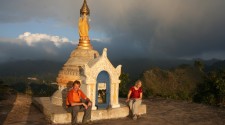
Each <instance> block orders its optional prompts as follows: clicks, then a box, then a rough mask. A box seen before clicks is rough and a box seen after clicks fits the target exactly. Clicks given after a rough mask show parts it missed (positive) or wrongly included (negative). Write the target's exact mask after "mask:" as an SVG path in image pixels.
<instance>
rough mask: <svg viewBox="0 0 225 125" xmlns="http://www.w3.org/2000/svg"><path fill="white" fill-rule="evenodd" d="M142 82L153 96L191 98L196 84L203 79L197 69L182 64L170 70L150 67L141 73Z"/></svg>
mask: <svg viewBox="0 0 225 125" xmlns="http://www.w3.org/2000/svg"><path fill="white" fill-rule="evenodd" d="M141 79H142V81H143V84H144V85H146V87H143V88H147V89H148V90H147V92H145V93H150V94H152V95H153V96H161V97H165V98H172V99H181V100H192V96H193V95H194V93H195V89H196V86H197V85H198V84H199V83H200V82H201V81H202V80H203V79H202V73H201V71H199V70H198V69H196V68H194V67H192V66H190V65H187V64H183V65H180V66H178V67H177V68H174V69H171V70H162V69H160V68H152V69H150V70H147V71H146V72H144V73H143V76H142V78H141Z"/></svg>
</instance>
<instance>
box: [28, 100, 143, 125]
mask: <svg viewBox="0 0 225 125" xmlns="http://www.w3.org/2000/svg"><path fill="white" fill-rule="evenodd" d="M32 102H33V104H34V105H35V106H36V107H37V108H38V109H40V110H41V111H42V112H43V113H44V114H45V116H46V117H47V119H49V120H50V121H51V122H52V123H54V124H68V123H71V113H70V111H69V110H68V109H67V108H65V107H62V106H57V105H54V104H52V103H51V100H50V97H35V98H33V99H32ZM139 113H140V114H146V105H145V104H142V105H141V107H140V109H139ZM83 115H84V113H83V112H79V113H78V118H77V120H78V122H81V121H82V118H83ZM128 115H129V108H128V106H127V105H125V104H120V107H119V108H109V109H99V110H92V112H91V121H95V120H103V119H116V118H123V117H127V116H128Z"/></svg>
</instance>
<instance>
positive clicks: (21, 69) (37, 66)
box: [0, 58, 225, 80]
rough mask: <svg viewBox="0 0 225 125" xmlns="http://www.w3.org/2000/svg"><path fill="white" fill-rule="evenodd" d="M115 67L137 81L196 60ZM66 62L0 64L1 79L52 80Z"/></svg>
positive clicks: (140, 62)
mask: <svg viewBox="0 0 225 125" xmlns="http://www.w3.org/2000/svg"><path fill="white" fill-rule="evenodd" d="M110 61H111V62H112V64H113V65H114V67H116V66H117V65H119V64H121V65H122V72H125V73H128V74H129V75H130V78H131V80H135V79H137V78H139V77H140V75H142V73H143V72H145V71H146V70H149V69H151V68H154V67H159V68H161V69H164V70H166V69H171V68H174V67H176V66H178V65H181V64H187V65H193V63H194V60H166V59H164V60H163V59H161V60H159V59H158V60H153V59H144V58H139V59H138V58H137V59H117V60H110ZM64 63H65V62H55V61H48V60H22V61H12V62H5V63H0V77H6V76H11V77H20V76H25V77H29V76H50V77H51V78H52V79H53V78H54V79H55V78H56V77H57V74H58V72H59V70H60V69H61V68H62V66H63V64H64ZM204 63H205V64H206V65H207V69H212V68H215V67H218V68H219V67H225V60H224V61H221V60H216V59H213V60H208V61H204Z"/></svg>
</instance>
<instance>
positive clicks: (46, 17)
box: [0, 0, 225, 62]
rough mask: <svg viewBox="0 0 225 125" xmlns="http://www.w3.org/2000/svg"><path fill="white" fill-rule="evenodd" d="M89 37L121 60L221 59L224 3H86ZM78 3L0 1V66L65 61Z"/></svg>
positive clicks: (216, 0)
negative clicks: (41, 61) (15, 61)
mask: <svg viewBox="0 0 225 125" xmlns="http://www.w3.org/2000/svg"><path fill="white" fill-rule="evenodd" d="M87 2H88V5H89V8H90V10H91V16H90V18H91V20H90V25H91V30H90V38H91V41H92V44H93V46H94V48H95V49H97V50H99V52H100V53H101V51H102V49H103V48H104V47H107V48H108V56H109V58H113V59H116V58H117V59H121V58H150V59H156V58H162V59H165V58H168V59H192V58H203V59H211V58H217V59H225V14H224V12H225V0H87ZM82 3H83V0H0V62H4V61H11V60H23V59H48V60H57V61H65V60H66V59H67V58H68V57H69V54H70V52H71V51H72V50H73V49H74V48H76V45H77V42H78V39H79V36H78V32H77V24H78V19H79V11H80V8H81V6H82Z"/></svg>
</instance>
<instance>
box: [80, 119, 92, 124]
mask: <svg viewBox="0 0 225 125" xmlns="http://www.w3.org/2000/svg"><path fill="white" fill-rule="evenodd" d="M82 123H83V124H91V120H87V121H83V122H82Z"/></svg>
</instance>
